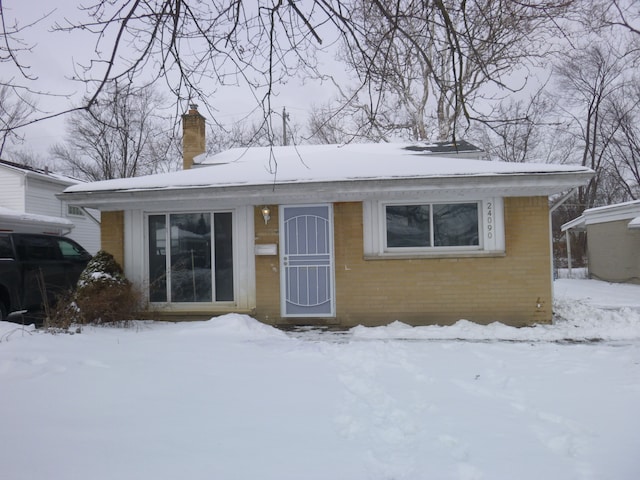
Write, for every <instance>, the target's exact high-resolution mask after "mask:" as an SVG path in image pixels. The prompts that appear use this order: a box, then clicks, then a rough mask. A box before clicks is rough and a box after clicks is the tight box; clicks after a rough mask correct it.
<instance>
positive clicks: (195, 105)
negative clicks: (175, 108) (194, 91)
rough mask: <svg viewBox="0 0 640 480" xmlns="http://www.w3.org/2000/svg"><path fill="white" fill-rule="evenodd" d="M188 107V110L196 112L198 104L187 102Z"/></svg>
mask: <svg viewBox="0 0 640 480" xmlns="http://www.w3.org/2000/svg"><path fill="white" fill-rule="evenodd" d="M189 109H190V110H195V111H196V112H197V111H198V104H197V103H190V104H189Z"/></svg>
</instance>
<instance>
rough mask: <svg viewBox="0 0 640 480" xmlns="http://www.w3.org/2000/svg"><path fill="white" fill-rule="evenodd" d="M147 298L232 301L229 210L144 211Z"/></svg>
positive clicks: (231, 244)
mask: <svg viewBox="0 0 640 480" xmlns="http://www.w3.org/2000/svg"><path fill="white" fill-rule="evenodd" d="M148 229H149V230H148V231H149V262H148V264H149V272H148V274H149V300H150V301H151V302H172V303H198V302H228V301H233V223H232V214H231V212H215V213H211V212H197V213H171V214H160V215H149V217H148Z"/></svg>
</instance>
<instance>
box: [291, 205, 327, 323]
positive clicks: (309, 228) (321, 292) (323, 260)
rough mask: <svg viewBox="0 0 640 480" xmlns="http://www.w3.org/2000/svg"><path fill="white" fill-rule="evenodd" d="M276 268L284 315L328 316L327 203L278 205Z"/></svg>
mask: <svg viewBox="0 0 640 480" xmlns="http://www.w3.org/2000/svg"><path fill="white" fill-rule="evenodd" d="M280 210H281V215H280V235H281V238H280V241H281V246H282V248H281V249H280V252H281V254H280V264H281V265H280V266H281V268H280V272H281V280H280V286H281V296H282V298H281V306H282V309H281V311H282V316H284V317H332V316H334V315H335V302H334V294H333V289H334V287H333V224H332V209H331V205H304V206H290V207H288V206H281V207H280Z"/></svg>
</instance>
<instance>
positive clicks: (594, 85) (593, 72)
mask: <svg viewBox="0 0 640 480" xmlns="http://www.w3.org/2000/svg"><path fill="white" fill-rule="evenodd" d="M625 62H626V58H625V55H624V54H622V55H619V54H617V53H616V52H615V51H614V50H613V47H612V46H611V45H597V44H592V45H590V46H588V47H586V48H585V49H583V50H580V51H577V52H575V53H574V54H573V55H571V56H570V57H565V60H564V61H563V62H562V63H561V64H560V65H559V66H558V68H557V72H556V73H557V76H558V79H559V87H560V93H561V94H562V97H560V98H561V100H560V98H559V102H558V105H559V106H560V107H561V108H562V109H563V111H564V114H565V115H566V118H567V119H568V121H569V122H570V125H569V126H570V129H568V130H567V132H566V133H567V134H569V135H574V136H575V137H576V139H577V140H578V142H579V144H580V152H579V153H577V158H576V163H580V164H581V165H583V166H585V167H589V168H591V169H592V170H593V171H595V172H596V175H595V176H594V177H593V178H592V179H591V181H590V182H589V183H588V185H587V186H586V187H581V188H580V189H579V203H580V204H581V205H582V206H583V208H591V207H593V206H596V204H597V203H598V196H599V194H600V193H601V192H600V187H601V186H603V185H605V184H606V183H605V184H603V185H600V180H601V179H602V176H603V175H604V174H605V172H606V169H605V166H606V160H607V151H608V149H609V148H610V147H611V142H612V140H613V138H614V136H615V134H616V132H617V130H618V124H617V119H616V118H615V117H613V116H612V115H611V106H612V101H613V100H614V99H615V96H616V95H617V93H618V92H620V91H621V90H622V89H624V88H625V86H626V85H627V83H628V77H627V75H626V74H625V68H626V66H627V64H626V63H625Z"/></svg>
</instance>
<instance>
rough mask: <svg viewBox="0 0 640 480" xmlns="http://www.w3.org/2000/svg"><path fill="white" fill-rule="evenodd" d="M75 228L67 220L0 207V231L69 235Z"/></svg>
mask: <svg viewBox="0 0 640 480" xmlns="http://www.w3.org/2000/svg"><path fill="white" fill-rule="evenodd" d="M73 228H74V224H73V222H71V221H70V220H68V219H66V218H61V217H52V216H48V215H37V214H34V213H24V212H18V211H17V210H13V209H10V208H5V207H0V231H5V232H6V231H9V232H14V231H15V232H22V233H56V234H60V233H68V232H69V231H71V230H72V229H73Z"/></svg>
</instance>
